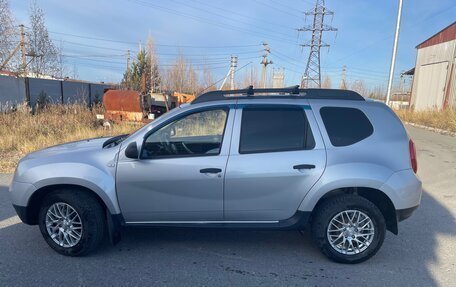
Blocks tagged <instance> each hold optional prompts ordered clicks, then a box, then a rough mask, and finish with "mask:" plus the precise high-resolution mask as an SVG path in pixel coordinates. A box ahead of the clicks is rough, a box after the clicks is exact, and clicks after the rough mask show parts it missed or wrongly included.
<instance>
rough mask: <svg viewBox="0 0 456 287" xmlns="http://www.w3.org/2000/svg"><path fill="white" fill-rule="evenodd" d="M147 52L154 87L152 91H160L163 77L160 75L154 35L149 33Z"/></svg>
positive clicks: (150, 78) (152, 86)
mask: <svg viewBox="0 0 456 287" xmlns="http://www.w3.org/2000/svg"><path fill="white" fill-rule="evenodd" d="M147 54H148V57H149V69H150V72H149V75H150V77H149V80H150V82H151V83H150V85H149V86H150V87H151V89H152V92H153V93H155V92H158V91H159V90H160V85H161V77H160V70H159V68H158V58H157V55H156V53H155V45H154V39H153V38H152V35H150V34H149V36H148V37H147Z"/></svg>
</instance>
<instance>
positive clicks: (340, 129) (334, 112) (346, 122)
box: [320, 107, 374, 147]
mask: <svg viewBox="0 0 456 287" xmlns="http://www.w3.org/2000/svg"><path fill="white" fill-rule="evenodd" d="M320 115H321V119H322V120H323V123H324V125H325V128H326V131H327V133H328V136H329V140H330V141H331V144H332V145H333V146H336V147H341V146H349V145H352V144H355V143H357V142H359V141H362V140H363V139H365V138H367V137H369V136H370V135H372V133H373V132H374V127H373V126H372V124H371V122H370V121H369V119H368V118H367V117H366V115H365V114H364V113H363V112H362V111H361V110H358V109H355V108H344V107H323V108H321V109H320Z"/></svg>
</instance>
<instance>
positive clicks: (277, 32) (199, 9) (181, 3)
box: [175, 0, 290, 37]
mask: <svg viewBox="0 0 456 287" xmlns="http://www.w3.org/2000/svg"><path fill="white" fill-rule="evenodd" d="M175 1H176V0H175ZM179 3H180V5H184V6H187V7H190V8H192V9H195V10H197V11H203V12H207V13H209V14H212V15H217V16H218V17H221V18H223V19H227V20H228V21H232V22H236V23H243V24H245V25H248V26H249V27H255V28H256V29H259V30H267V31H268V32H273V33H275V34H280V35H282V36H284V37H289V36H290V35H289V34H286V33H284V32H279V31H277V30H272V29H266V28H263V27H259V26H256V25H253V24H252V23H251V22H245V21H240V20H235V19H232V18H229V17H227V16H226V11H224V12H225V13H224V14H220V13H215V12H213V11H210V10H206V9H202V8H201V7H195V6H191V5H188V4H187V3H188V2H179ZM201 4H202V5H204V3H201ZM204 6H208V5H204ZM238 15H239V13H238ZM249 19H250V18H249ZM252 31H253V30H252Z"/></svg>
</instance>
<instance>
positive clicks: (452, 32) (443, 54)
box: [410, 22, 456, 110]
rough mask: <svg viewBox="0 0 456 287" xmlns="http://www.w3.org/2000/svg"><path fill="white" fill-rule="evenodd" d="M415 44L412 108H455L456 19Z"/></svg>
mask: <svg viewBox="0 0 456 287" xmlns="http://www.w3.org/2000/svg"><path fill="white" fill-rule="evenodd" d="M416 48H417V56H416V64H415V70H414V79H413V86H412V97H411V102H410V105H411V107H412V109H414V110H427V109H445V108H448V107H450V108H453V109H456V71H455V70H456V67H455V65H456V64H455V62H456V58H455V57H456V22H453V23H452V24H451V25H449V26H448V27H446V28H444V29H443V30H441V31H440V32H438V33H437V34H435V35H433V36H432V37H430V38H429V39H427V40H425V41H424V42H422V43H421V44H419V45H418V46H416Z"/></svg>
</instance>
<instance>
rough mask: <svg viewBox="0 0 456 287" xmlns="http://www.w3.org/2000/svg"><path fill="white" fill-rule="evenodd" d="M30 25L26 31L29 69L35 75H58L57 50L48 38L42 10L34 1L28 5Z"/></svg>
mask: <svg viewBox="0 0 456 287" xmlns="http://www.w3.org/2000/svg"><path fill="white" fill-rule="evenodd" d="M30 26H31V27H30V30H29V31H28V32H27V44H28V54H29V55H30V56H32V57H33V60H32V61H31V64H30V65H29V69H30V71H31V72H32V73H33V74H35V76H43V75H51V76H56V75H60V74H61V72H60V71H61V69H62V67H61V66H60V60H59V50H58V49H57V48H56V47H55V45H54V43H53V42H52V40H51V39H50V38H49V33H48V30H47V27H46V24H45V18H44V12H43V10H42V9H41V8H40V7H39V6H38V5H37V4H36V2H33V3H32V5H31V7H30Z"/></svg>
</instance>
